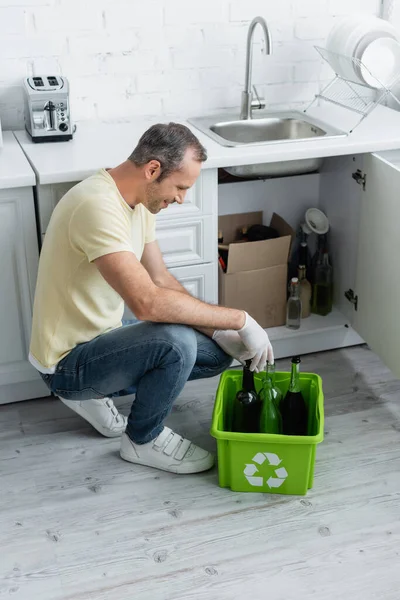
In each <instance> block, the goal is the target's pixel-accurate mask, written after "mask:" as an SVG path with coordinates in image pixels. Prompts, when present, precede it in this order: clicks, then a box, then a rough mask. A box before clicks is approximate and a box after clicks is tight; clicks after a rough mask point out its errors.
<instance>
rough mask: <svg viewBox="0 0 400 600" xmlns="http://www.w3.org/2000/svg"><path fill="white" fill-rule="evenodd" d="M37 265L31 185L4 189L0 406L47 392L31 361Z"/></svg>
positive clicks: (0, 210) (0, 207)
mask: <svg viewBox="0 0 400 600" xmlns="http://www.w3.org/2000/svg"><path fill="white" fill-rule="evenodd" d="M37 265H38V243H37V234H36V221H35V210H34V201H33V193H32V188H29V187H26V188H12V189H9V190H0V278H1V279H0V281H1V294H0V331H1V337H0V404H3V403H5V402H13V401H17V400H24V399H28V398H36V397H40V396H46V395H48V390H47V387H46V386H45V385H44V383H43V381H42V380H41V378H40V376H39V375H38V373H37V371H36V370H35V369H34V368H33V367H32V366H31V365H30V363H29V361H28V352H29V341H30V333H31V322H32V304H33V295H34V287H35V282H36V273H37Z"/></svg>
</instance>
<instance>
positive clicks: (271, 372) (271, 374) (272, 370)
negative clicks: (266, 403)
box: [266, 363, 283, 408]
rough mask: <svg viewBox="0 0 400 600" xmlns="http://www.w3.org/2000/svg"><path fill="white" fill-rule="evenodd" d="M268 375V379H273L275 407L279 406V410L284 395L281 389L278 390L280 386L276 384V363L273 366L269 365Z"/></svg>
mask: <svg viewBox="0 0 400 600" xmlns="http://www.w3.org/2000/svg"><path fill="white" fill-rule="evenodd" d="M266 374H267V377H269V378H270V379H271V383H272V394H273V397H274V400H275V406H277V407H278V408H279V405H280V403H281V401H282V398H283V394H282V392H281V390H280V388H278V386H277V385H276V384H275V363H273V364H272V365H271V363H267V370H266Z"/></svg>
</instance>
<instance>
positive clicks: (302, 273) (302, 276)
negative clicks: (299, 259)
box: [298, 265, 306, 281]
mask: <svg viewBox="0 0 400 600" xmlns="http://www.w3.org/2000/svg"><path fill="white" fill-rule="evenodd" d="M298 276H299V281H303V279H305V278H306V268H305V266H304V265H301V266H300V267H299V270H298Z"/></svg>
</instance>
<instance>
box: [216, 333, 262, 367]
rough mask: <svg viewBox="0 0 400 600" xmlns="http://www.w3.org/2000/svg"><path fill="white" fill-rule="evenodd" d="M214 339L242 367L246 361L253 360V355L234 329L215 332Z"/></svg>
mask: <svg viewBox="0 0 400 600" xmlns="http://www.w3.org/2000/svg"><path fill="white" fill-rule="evenodd" d="M212 339H213V340H214V342H216V343H217V344H218V346H220V347H221V348H222V350H223V351H224V352H226V353H227V354H229V356H232V358H236V360H238V361H239V362H240V363H242V365H244V364H245V361H246V360H249V359H250V358H253V355H252V353H251V352H250V351H249V350H248V349H247V348H246V346H245V345H244V343H243V342H242V339H241V337H240V335H239V333H238V332H237V331H234V330H233V329H226V330H225V331H224V330H221V329H217V330H216V331H214V333H213V336H212Z"/></svg>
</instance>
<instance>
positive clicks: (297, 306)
mask: <svg viewBox="0 0 400 600" xmlns="http://www.w3.org/2000/svg"><path fill="white" fill-rule="evenodd" d="M300 319H301V300H300V287H299V280H298V278H297V277H292V279H291V282H290V296H289V300H288V301H287V307H286V327H288V328H289V329H299V327H300Z"/></svg>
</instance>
